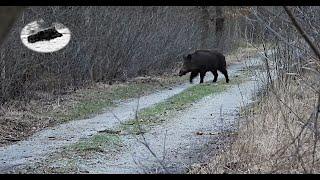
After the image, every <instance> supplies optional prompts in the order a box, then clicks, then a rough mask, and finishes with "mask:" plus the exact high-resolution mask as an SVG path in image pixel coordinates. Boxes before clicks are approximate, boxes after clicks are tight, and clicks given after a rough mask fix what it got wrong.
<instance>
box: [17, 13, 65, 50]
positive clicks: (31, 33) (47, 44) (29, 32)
mask: <svg viewBox="0 0 320 180" xmlns="http://www.w3.org/2000/svg"><path fill="white" fill-rule="evenodd" d="M43 23H44V21H43V20H42V19H41V20H39V21H33V22H31V23H29V24H27V25H26V26H25V27H24V28H23V29H22V31H21V34H20V38H21V41H22V43H23V44H24V45H25V46H26V47H27V48H29V49H31V50H33V51H36V52H40V53H50V52H54V51H58V50H60V49H62V48H64V47H65V46H66V45H67V44H68V43H69V41H70V39H71V32H70V30H69V29H68V28H67V27H66V26H64V25H63V24H61V23H52V25H51V26H49V27H42V24H43Z"/></svg>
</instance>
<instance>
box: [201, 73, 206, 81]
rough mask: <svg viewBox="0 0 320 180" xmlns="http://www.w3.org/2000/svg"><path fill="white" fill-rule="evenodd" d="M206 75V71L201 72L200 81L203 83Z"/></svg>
mask: <svg viewBox="0 0 320 180" xmlns="http://www.w3.org/2000/svg"><path fill="white" fill-rule="evenodd" d="M205 75H206V72H200V83H203V79H204V76H205Z"/></svg>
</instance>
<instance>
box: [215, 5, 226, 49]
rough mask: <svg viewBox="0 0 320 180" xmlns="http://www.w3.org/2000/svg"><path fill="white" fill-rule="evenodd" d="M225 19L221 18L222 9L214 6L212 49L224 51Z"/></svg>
mask: <svg viewBox="0 0 320 180" xmlns="http://www.w3.org/2000/svg"><path fill="white" fill-rule="evenodd" d="M224 21H225V18H224V16H223V7H221V6H216V21H215V22H216V26H215V27H216V28H215V41H214V42H215V45H214V47H215V48H216V49H218V50H219V51H221V52H223V51H224V40H225V37H224V29H225V25H224Z"/></svg>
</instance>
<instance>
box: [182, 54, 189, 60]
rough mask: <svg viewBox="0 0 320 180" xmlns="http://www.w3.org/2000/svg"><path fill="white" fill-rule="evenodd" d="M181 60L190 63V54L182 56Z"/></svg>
mask: <svg viewBox="0 0 320 180" xmlns="http://www.w3.org/2000/svg"><path fill="white" fill-rule="evenodd" d="M183 60H184V61H190V60H191V54H188V55H183Z"/></svg>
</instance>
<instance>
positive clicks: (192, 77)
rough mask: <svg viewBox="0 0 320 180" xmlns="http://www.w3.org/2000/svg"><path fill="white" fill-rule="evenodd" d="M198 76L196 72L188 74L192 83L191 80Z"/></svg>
mask: <svg viewBox="0 0 320 180" xmlns="http://www.w3.org/2000/svg"><path fill="white" fill-rule="evenodd" d="M197 76H198V72H191V74H190V83H192V80H193V79H194V78H195V77H197Z"/></svg>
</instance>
